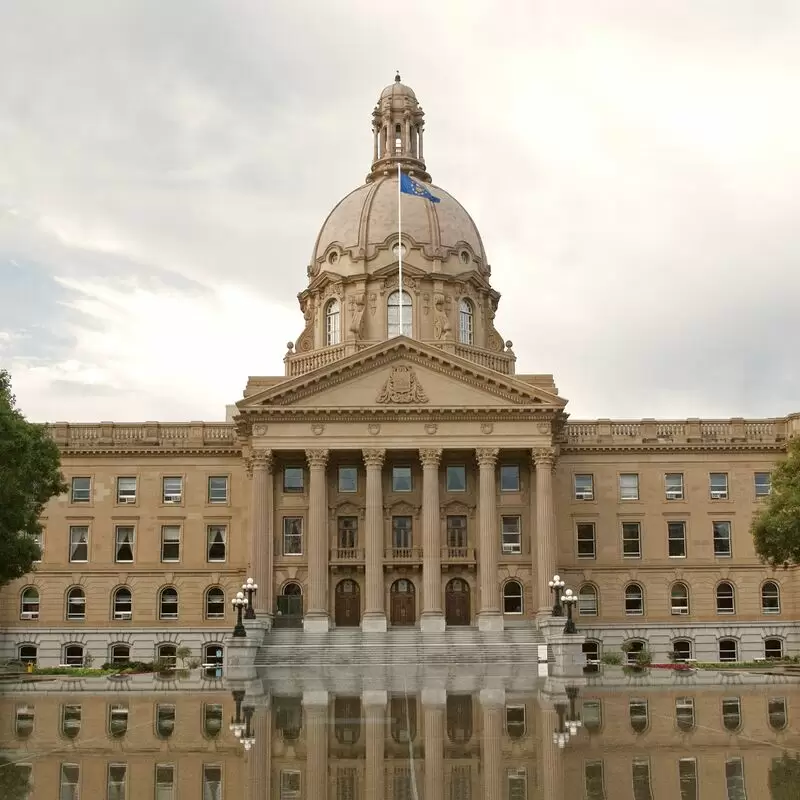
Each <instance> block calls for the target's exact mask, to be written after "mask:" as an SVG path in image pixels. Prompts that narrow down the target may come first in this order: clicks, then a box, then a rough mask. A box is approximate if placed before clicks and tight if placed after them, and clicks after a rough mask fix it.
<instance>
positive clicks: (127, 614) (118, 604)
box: [114, 586, 133, 619]
mask: <svg viewBox="0 0 800 800" xmlns="http://www.w3.org/2000/svg"><path fill="white" fill-rule="evenodd" d="M132 616H133V594H131V590H130V589H129V588H128V587H127V586H121V587H120V588H119V589H117V590H116V591H115V592H114V619H130V618H131V617H132Z"/></svg>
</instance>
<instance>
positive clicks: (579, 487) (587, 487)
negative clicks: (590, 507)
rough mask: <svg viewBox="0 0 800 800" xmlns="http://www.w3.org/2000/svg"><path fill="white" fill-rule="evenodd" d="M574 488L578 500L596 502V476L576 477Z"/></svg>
mask: <svg viewBox="0 0 800 800" xmlns="http://www.w3.org/2000/svg"><path fill="white" fill-rule="evenodd" d="M574 488H575V499H576V500H594V475H586V474H584V475H576V476H575V487H574Z"/></svg>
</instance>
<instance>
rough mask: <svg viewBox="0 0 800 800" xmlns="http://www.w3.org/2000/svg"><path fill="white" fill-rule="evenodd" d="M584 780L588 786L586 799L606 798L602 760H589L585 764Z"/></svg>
mask: <svg viewBox="0 0 800 800" xmlns="http://www.w3.org/2000/svg"><path fill="white" fill-rule="evenodd" d="M583 780H584V784H585V786H586V800H605V796H606V790H605V785H604V780H603V762H602V761H587V762H586V763H585V764H584V765H583Z"/></svg>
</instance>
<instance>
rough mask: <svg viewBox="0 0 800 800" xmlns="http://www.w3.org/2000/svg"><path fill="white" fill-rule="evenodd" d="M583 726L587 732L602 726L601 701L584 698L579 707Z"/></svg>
mask: <svg viewBox="0 0 800 800" xmlns="http://www.w3.org/2000/svg"><path fill="white" fill-rule="evenodd" d="M581 717H582V721H583V727H584V728H586V730H587V731H589V733H596V732H597V731H599V730H600V728H602V727H603V701H602V700H584V701H583V704H582V707H581Z"/></svg>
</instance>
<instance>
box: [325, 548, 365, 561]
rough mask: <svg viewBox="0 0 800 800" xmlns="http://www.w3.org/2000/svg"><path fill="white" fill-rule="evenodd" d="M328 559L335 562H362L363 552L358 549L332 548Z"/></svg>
mask: <svg viewBox="0 0 800 800" xmlns="http://www.w3.org/2000/svg"><path fill="white" fill-rule="evenodd" d="M330 559H331V561H333V562H336V561H363V560H364V550H363V549H362V548H360V547H332V548H331V553H330Z"/></svg>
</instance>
